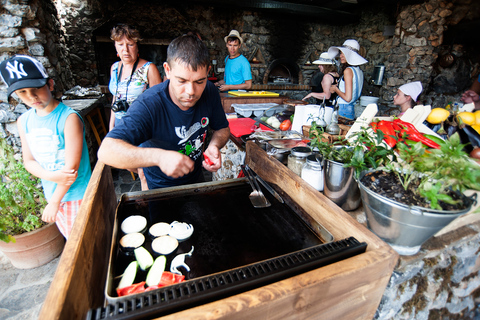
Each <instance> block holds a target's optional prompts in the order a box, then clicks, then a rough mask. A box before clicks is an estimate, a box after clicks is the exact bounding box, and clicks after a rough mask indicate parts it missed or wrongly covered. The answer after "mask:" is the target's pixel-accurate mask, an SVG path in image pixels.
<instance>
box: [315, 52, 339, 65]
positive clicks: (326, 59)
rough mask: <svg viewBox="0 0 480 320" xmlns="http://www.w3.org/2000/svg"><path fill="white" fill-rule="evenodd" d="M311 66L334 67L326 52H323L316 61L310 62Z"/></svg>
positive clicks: (333, 62)
mask: <svg viewBox="0 0 480 320" xmlns="http://www.w3.org/2000/svg"><path fill="white" fill-rule="evenodd" d="M312 63H313V64H328V65H334V64H335V61H334V60H333V59H330V56H329V55H328V52H323V53H322V54H321V55H320V57H319V58H318V60H315V61H313V62H312Z"/></svg>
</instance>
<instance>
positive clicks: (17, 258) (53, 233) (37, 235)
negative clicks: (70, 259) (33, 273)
mask: <svg viewBox="0 0 480 320" xmlns="http://www.w3.org/2000/svg"><path fill="white" fill-rule="evenodd" d="M15 239H16V240H17V241H16V242H15V243H13V242H9V243H6V242H3V241H0V251H2V252H3V253H4V254H5V256H6V257H7V258H8V259H9V260H10V262H11V263H12V264H13V266H14V267H16V268H19V269H31V268H36V267H39V266H42V265H44V264H46V263H48V262H50V261H52V260H53V259H55V258H56V257H58V256H59V255H60V253H61V252H62V250H63V247H64V245H65V238H64V237H63V235H62V234H61V233H60V231H58V228H57V225H56V224H55V223H50V224H48V225H46V226H44V227H42V228H40V229H37V230H34V231H31V232H27V233H22V234H20V235H17V236H15Z"/></svg>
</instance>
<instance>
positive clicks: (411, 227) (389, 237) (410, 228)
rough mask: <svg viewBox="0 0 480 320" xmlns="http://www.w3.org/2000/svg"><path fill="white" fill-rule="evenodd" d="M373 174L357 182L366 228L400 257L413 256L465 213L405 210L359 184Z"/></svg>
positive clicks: (462, 211) (404, 207) (411, 207)
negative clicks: (430, 239) (400, 255)
mask: <svg viewBox="0 0 480 320" xmlns="http://www.w3.org/2000/svg"><path fill="white" fill-rule="evenodd" d="M371 171H373V170H368V171H363V172H362V173H361V174H360V177H359V178H358V181H357V182H358V186H359V187H360V192H361V197H362V201H363V207H364V210H365V215H366V217H367V225H368V228H369V229H370V230H372V231H373V232H374V233H375V234H376V235H377V236H379V237H380V238H381V239H382V240H384V241H385V242H387V243H388V244H390V245H391V246H392V247H393V248H394V249H395V250H396V251H397V252H398V253H400V254H402V255H414V254H416V253H417V252H418V251H419V250H420V247H421V245H422V244H423V243H424V242H425V241H427V240H428V239H429V238H430V237H432V236H433V235H435V234H436V233H437V232H438V231H440V230H441V229H442V228H443V227H445V226H446V225H448V224H449V223H450V222H452V221H453V220H455V219H456V218H457V217H459V216H461V215H463V214H465V213H467V212H468V211H469V210H470V208H471V206H472V204H473V202H474V201H473V200H472V199H470V198H467V197H466V198H465V199H466V201H469V206H468V208H467V209H464V210H458V211H442V210H432V209H428V208H423V207H417V206H407V205H405V204H402V203H400V202H397V201H394V200H392V199H389V198H386V197H383V196H381V195H379V194H378V193H375V192H373V191H372V190H370V189H369V188H367V187H365V186H364V185H363V184H362V183H361V179H362V178H363V177H364V176H365V175H366V174H367V173H369V172H371Z"/></svg>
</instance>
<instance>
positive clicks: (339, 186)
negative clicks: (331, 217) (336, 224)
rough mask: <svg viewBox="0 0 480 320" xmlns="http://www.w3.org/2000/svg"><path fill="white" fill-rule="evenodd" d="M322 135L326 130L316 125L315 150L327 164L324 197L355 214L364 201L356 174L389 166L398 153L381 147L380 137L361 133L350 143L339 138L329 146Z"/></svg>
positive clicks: (314, 124) (313, 141) (313, 134)
mask: <svg viewBox="0 0 480 320" xmlns="http://www.w3.org/2000/svg"><path fill="white" fill-rule="evenodd" d="M323 132H324V129H323V127H322V126H318V125H317V123H316V121H313V122H312V125H311V128H310V132H309V135H310V137H311V138H312V140H311V146H312V148H314V150H318V152H319V153H320V154H321V155H322V157H323V160H324V170H323V171H324V190H323V191H324V194H325V196H326V197H328V198H329V199H330V200H332V201H333V202H335V203H336V204H337V205H338V206H340V207H341V208H342V209H344V210H346V211H351V210H355V209H357V208H358V207H359V206H360V201H361V197H360V190H359V189H358V185H357V182H356V181H355V178H354V177H355V174H359V173H360V172H361V171H363V170H365V169H369V168H377V167H378V166H381V165H383V164H385V163H387V162H389V161H390V160H391V159H394V158H395V153H394V152H393V150H392V149H391V148H388V147H386V146H385V145H383V144H381V143H380V141H381V139H383V136H382V135H381V133H380V134H379V135H378V136H372V135H370V133H369V132H367V131H366V130H362V131H359V132H357V133H356V134H354V135H353V136H352V137H351V138H350V139H348V140H347V139H345V138H342V137H340V136H339V137H338V139H337V140H336V141H335V142H333V143H329V141H327V140H325V139H323V138H322V134H323Z"/></svg>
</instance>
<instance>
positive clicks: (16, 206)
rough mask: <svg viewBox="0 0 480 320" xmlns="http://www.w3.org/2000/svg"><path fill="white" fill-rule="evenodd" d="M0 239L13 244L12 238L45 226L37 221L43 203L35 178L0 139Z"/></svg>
mask: <svg viewBox="0 0 480 320" xmlns="http://www.w3.org/2000/svg"><path fill="white" fill-rule="evenodd" d="M0 179H1V180H0V211H1V214H0V240H1V241H5V242H10V241H13V242H15V238H14V236H15V235H18V234H22V233H25V232H29V231H33V230H35V229H38V228H40V227H42V226H43V225H45V223H44V222H43V221H42V220H41V219H40V218H41V213H42V211H43V208H45V206H46V204H47V202H46V200H45V197H44V195H43V191H42V188H41V185H40V181H39V179H37V178H35V177H33V176H32V175H31V174H30V173H29V172H28V171H27V170H26V169H25V167H24V166H23V163H22V162H19V161H17V160H16V159H15V157H14V151H13V148H12V147H11V146H10V145H9V144H8V143H7V141H6V140H5V139H3V138H0Z"/></svg>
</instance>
